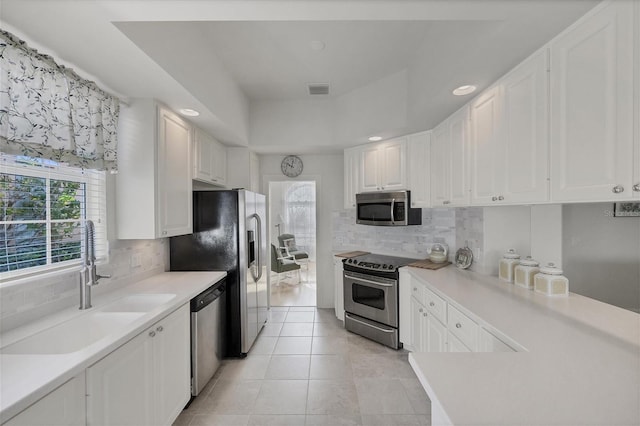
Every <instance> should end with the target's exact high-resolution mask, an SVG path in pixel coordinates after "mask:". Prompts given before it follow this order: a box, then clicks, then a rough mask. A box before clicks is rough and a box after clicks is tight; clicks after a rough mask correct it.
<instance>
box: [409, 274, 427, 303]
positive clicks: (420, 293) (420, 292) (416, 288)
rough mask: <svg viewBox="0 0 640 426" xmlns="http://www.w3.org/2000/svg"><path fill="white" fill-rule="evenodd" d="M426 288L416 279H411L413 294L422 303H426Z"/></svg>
mask: <svg viewBox="0 0 640 426" xmlns="http://www.w3.org/2000/svg"><path fill="white" fill-rule="evenodd" d="M424 291H425V288H424V286H423V285H422V284H420V283H419V282H417V281H416V280H415V279H414V280H411V296H413V297H414V298H415V299H416V300H417V301H418V302H419V303H420V304H421V305H425V301H424Z"/></svg>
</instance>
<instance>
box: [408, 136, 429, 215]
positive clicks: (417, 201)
mask: <svg viewBox="0 0 640 426" xmlns="http://www.w3.org/2000/svg"><path fill="white" fill-rule="evenodd" d="M430 145H431V132H422V133H416V134H413V135H409V136H408V137H407V157H408V158H407V163H408V166H409V167H408V173H407V175H408V176H407V181H408V188H407V189H409V190H410V191H411V207H412V208H420V207H431V167H430V163H431V157H430V153H431V149H430Z"/></svg>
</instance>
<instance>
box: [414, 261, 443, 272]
mask: <svg viewBox="0 0 640 426" xmlns="http://www.w3.org/2000/svg"><path fill="white" fill-rule="evenodd" d="M447 265H451V262H443V263H433V262H432V261H430V260H429V259H423V260H416V261H415V262H412V263H410V264H409V265H408V266H413V267H414V268H422V269H432V270H434V271H435V270H436V269H440V268H444V267H445V266H447Z"/></svg>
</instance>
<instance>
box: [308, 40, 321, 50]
mask: <svg viewBox="0 0 640 426" xmlns="http://www.w3.org/2000/svg"><path fill="white" fill-rule="evenodd" d="M309 47H310V48H311V50H315V51H320V50H324V47H325V44H324V42H323V41H321V40H312V41H311V42H310V43H309Z"/></svg>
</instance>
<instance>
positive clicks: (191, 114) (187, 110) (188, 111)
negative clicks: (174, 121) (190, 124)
mask: <svg viewBox="0 0 640 426" xmlns="http://www.w3.org/2000/svg"><path fill="white" fill-rule="evenodd" d="M178 112H179V113H180V114H182V115H186V116H187V117H197V116H199V115H200V113H199V112H198V111H196V110H195V109H191V108H181V109H180V110H179V111H178Z"/></svg>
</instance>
